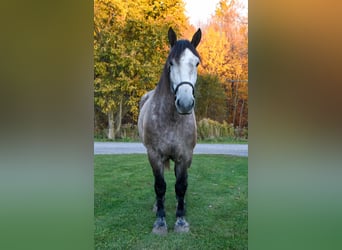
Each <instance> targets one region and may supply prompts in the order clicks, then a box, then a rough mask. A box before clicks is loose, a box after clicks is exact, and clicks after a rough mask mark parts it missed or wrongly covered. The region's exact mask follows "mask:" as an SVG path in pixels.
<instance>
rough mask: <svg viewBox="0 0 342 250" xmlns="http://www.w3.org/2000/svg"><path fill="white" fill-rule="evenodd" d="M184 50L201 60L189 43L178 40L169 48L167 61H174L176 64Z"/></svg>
mask: <svg viewBox="0 0 342 250" xmlns="http://www.w3.org/2000/svg"><path fill="white" fill-rule="evenodd" d="M185 49H189V50H190V51H191V52H192V53H193V54H194V55H195V56H197V57H198V58H199V59H201V58H200V55H199V54H198V52H197V50H196V48H195V47H194V46H193V45H192V44H191V43H190V41H188V40H178V41H177V42H176V44H175V45H174V46H173V47H172V48H171V51H170V54H169V57H168V61H171V60H172V59H175V60H176V62H179V59H180V57H181V55H182V54H183V51H184V50H185Z"/></svg>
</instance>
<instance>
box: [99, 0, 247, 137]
mask: <svg viewBox="0 0 342 250" xmlns="http://www.w3.org/2000/svg"><path fill="white" fill-rule="evenodd" d="M184 6H185V5H184V2H183V1H182V0H165V1H154V0H125V1H123V0H95V2H94V107H95V108H94V110H95V115H94V122H95V135H101V134H105V135H106V136H107V137H108V138H109V139H114V138H120V137H122V136H123V130H124V129H123V128H124V127H125V126H123V125H124V124H130V125H129V126H134V125H135V124H136V122H137V117H138V114H139V110H138V103H139V100H140V98H141V96H142V95H143V94H144V93H146V92H147V91H149V90H151V89H153V88H154V87H155V86H156V84H157V82H158V80H159V77H160V74H161V71H162V68H163V64H164V62H165V60H166V57H167V54H168V50H169V48H168V43H167V30H168V28H169V27H173V28H174V29H175V30H176V32H177V34H178V36H179V37H184V38H188V39H189V38H190V37H191V36H192V34H193V33H194V31H195V30H196V29H197V27H193V26H191V25H190V24H189V22H188V20H187V18H186V16H185V7H184ZM241 8H242V6H241V4H240V2H239V1H234V0H232V1H223V0H222V1H220V3H219V4H218V6H217V10H216V13H215V15H214V16H213V17H212V18H211V19H210V21H209V22H208V23H207V24H206V25H204V26H203V25H202V31H203V36H202V37H203V38H202V41H201V43H200V46H199V48H198V50H199V53H200V55H201V58H202V65H201V67H200V68H199V79H198V87H197V90H196V95H197V97H198V98H197V102H196V116H197V119H198V120H201V119H204V118H210V119H212V120H215V121H218V122H220V123H223V122H226V123H228V124H232V126H233V127H238V128H241V129H242V128H247V127H248V122H247V121H248V118H247V114H248V89H247V83H246V82H241V80H246V79H248V77H247V76H248V59H247V58H248V52H247V45H248V36H247V35H248V33H247V30H248V27H247V18H246V17H244V16H243V15H242V14H241V11H240V9H241Z"/></svg>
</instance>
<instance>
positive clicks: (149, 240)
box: [94, 155, 248, 249]
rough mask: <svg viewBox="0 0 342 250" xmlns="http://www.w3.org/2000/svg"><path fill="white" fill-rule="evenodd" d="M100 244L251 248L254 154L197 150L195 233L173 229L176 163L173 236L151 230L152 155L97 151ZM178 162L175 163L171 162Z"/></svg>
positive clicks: (191, 207) (169, 202) (192, 187)
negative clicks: (250, 192)
mask: <svg viewBox="0 0 342 250" xmlns="http://www.w3.org/2000/svg"><path fill="white" fill-rule="evenodd" d="M94 161H95V162H94V166H95V169H94V178H95V184H94V185H95V249H247V235H248V230H247V224H248V222H247V191H248V187H247V176H248V174H247V173H248V167H247V163H248V158H245V157H233V156H223V155H215V156H211V155H194V157H193V163H192V166H191V168H190V169H189V172H188V174H189V177H188V178H189V179H188V190H187V195H186V202H187V217H186V218H187V221H188V222H189V223H190V232H189V233H187V234H177V233H174V232H173V225H174V223H175V220H176V218H175V209H176V198H175V193H174V183H175V177H174V172H173V168H171V170H170V171H165V178H166V183H167V192H166V201H165V206H166V221H167V224H168V231H169V232H168V234H167V236H158V235H153V234H152V233H151V230H152V225H153V222H154V220H155V214H154V213H153V212H152V206H153V203H154V200H155V194H154V188H153V183H154V179H153V175H152V170H151V167H150V165H149V163H148V160H147V156H146V155H95V156H94ZM171 166H172V165H171Z"/></svg>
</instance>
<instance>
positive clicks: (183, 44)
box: [167, 28, 202, 114]
mask: <svg viewBox="0 0 342 250" xmlns="http://www.w3.org/2000/svg"><path fill="white" fill-rule="evenodd" d="M201 36H202V33H201V30H200V29H198V30H197V32H196V33H195V34H194V35H193V37H192V40H191V42H190V41H188V40H178V41H177V36H176V33H175V32H174V31H173V29H172V28H170V29H169V34H168V38H169V42H170V45H171V51H170V55H169V57H168V61H167V64H168V69H169V76H170V85H171V90H172V91H173V93H174V94H175V105H176V109H177V112H178V113H179V114H190V113H191V112H192V110H193V108H194V106H195V96H194V92H195V91H194V89H195V84H196V80H197V66H198V65H199V63H200V56H199V54H198V52H197V51H196V47H197V45H198V44H199V42H200V41H201Z"/></svg>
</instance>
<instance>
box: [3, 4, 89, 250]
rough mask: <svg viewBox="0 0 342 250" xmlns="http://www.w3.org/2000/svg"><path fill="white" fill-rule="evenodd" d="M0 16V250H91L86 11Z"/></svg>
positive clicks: (21, 10)
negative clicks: (0, 33)
mask: <svg viewBox="0 0 342 250" xmlns="http://www.w3.org/2000/svg"><path fill="white" fill-rule="evenodd" d="M1 10H2V15H1V17H0V20H1V21H0V23H1V31H2V35H1V46H0V50H1V51H0V54H1V67H0V68H1V69H0V71H1V73H0V75H1V91H0V110H1V125H0V126H1V129H0V133H1V137H0V138H1V142H0V159H1V160H0V172H1V173H0V197H1V206H0V217H1V218H0V220H1V223H0V248H1V249H93V170H92V166H93V144H92V141H93V137H92V132H93V129H92V124H93V122H92V121H93V119H92V117H93V91H92V86H93V84H92V79H93V2H92V1H57V2H46V1H6V2H5V3H2V4H1Z"/></svg>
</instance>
